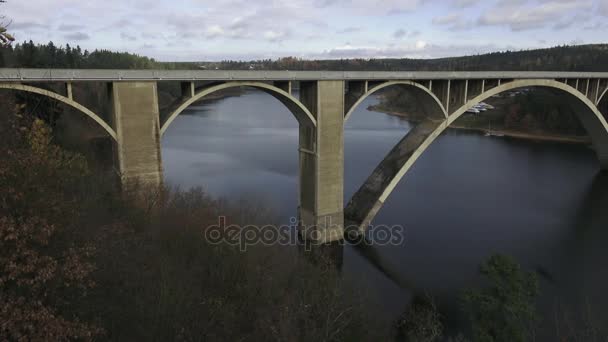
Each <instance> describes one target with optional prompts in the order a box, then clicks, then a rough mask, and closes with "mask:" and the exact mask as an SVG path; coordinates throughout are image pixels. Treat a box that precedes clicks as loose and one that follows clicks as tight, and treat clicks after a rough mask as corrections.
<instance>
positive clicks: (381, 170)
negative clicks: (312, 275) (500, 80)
mask: <svg viewBox="0 0 608 342" xmlns="http://www.w3.org/2000/svg"><path fill="white" fill-rule="evenodd" d="M526 87H543V88H548V89H552V90H554V91H556V92H558V93H560V94H562V95H565V96H566V98H567V102H568V104H569V105H571V106H572V109H573V110H574V112H575V113H576V115H577V116H578V118H579V120H580V121H581V123H582V124H583V126H584V127H585V129H586V130H587V132H588V133H589V135H590V137H591V140H592V143H593V145H594V147H595V150H596V153H597V155H598V158H599V160H600V164H601V167H602V168H604V169H606V168H608V123H607V122H606V119H605V118H604V116H603V115H602V113H601V112H600V111H599V110H598V108H597V107H596V106H595V104H594V103H593V102H592V101H591V100H589V99H588V98H587V97H586V96H585V95H584V94H582V93H581V92H579V91H578V90H576V89H575V88H573V87H571V86H569V85H567V84H564V83H561V82H557V81H554V80H548V79H529V80H516V81H511V82H508V83H504V84H502V85H499V86H497V87H494V88H492V89H490V90H488V91H485V92H484V93H482V94H480V95H478V96H476V97H475V98H473V99H471V100H470V101H468V102H467V103H466V104H464V105H463V106H462V107H460V108H458V109H456V110H455V111H454V112H453V113H451V114H449V116H448V118H447V119H446V120H445V121H443V122H432V121H430V120H429V121H425V122H422V123H420V124H418V125H417V126H416V127H414V128H413V129H412V130H410V132H408V134H407V135H406V136H405V137H404V138H403V139H402V140H401V141H400V142H399V143H398V144H397V145H396V146H395V147H393V149H392V150H391V151H390V152H389V153H388V155H387V156H386V157H385V158H384V160H383V161H382V162H381V163H380V164H379V165H378V166H377V167H376V169H375V170H374V171H373V172H372V174H371V175H370V176H369V177H368V179H367V180H366V181H365V183H364V184H363V185H362V186H361V187H360V189H359V190H358V191H357V192H356V193H355V194H354V195H353V197H352V198H351V200H350V201H349V203H348V204H347V206H346V208H345V209H344V216H345V226H346V228H347V229H357V230H358V231H359V232H364V231H365V230H366V229H367V227H368V226H369V224H370V223H371V222H372V220H373V219H374V217H375V216H376V214H377V213H378V211H379V210H380V209H381V208H382V206H383V205H384V202H385V201H386V200H387V198H388V197H389V196H390V194H391V193H392V192H393V190H394V189H395V187H396V186H397V184H398V183H399V181H400V180H401V179H402V178H403V177H404V176H405V174H406V173H407V171H408V170H409V169H410V168H411V167H412V165H414V163H415V162H416V160H417V159H418V158H419V157H420V156H421V155H422V154H423V153H424V152H425V151H426V149H427V148H428V147H429V146H430V145H431V144H432V143H433V142H434V141H435V140H436V139H437V137H438V136H439V135H440V134H441V133H442V132H443V131H445V130H446V129H447V128H448V127H449V126H450V124H452V123H453V122H454V121H456V120H457V119H458V118H459V117H461V116H462V115H463V114H464V113H465V112H466V111H467V109H469V108H471V107H472V106H474V105H475V104H477V103H479V102H483V101H484V100H486V99H488V98H489V97H491V96H494V95H496V94H499V93H502V92H505V91H509V90H512V89H517V88H526Z"/></svg>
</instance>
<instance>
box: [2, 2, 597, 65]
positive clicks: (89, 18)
mask: <svg viewBox="0 0 608 342" xmlns="http://www.w3.org/2000/svg"><path fill="white" fill-rule="evenodd" d="M0 6H1V7H0V9H1V11H2V13H4V15H5V16H6V18H5V21H11V24H10V27H9V29H10V31H11V32H12V33H13V34H14V35H15V37H16V38H17V40H19V41H23V40H30V39H32V40H33V41H35V42H40V43H46V42H48V41H51V40H52V41H53V42H55V43H56V44H57V45H64V44H66V43H69V44H71V45H80V46H81V47H83V48H86V49H95V48H106V49H112V50H120V51H129V52H134V53H139V54H143V55H147V56H150V57H154V58H157V59H159V60H176V61H177V60H179V61H188V60H219V59H225V58H228V59H258V58H277V57H282V56H298V57H304V58H341V57H364V58H368V57H421V58H427V57H444V56H453V55H463V54H472V53H481V52H488V51H494V50H505V49H525V48H536V47H547V46H554V45H558V44H573V43H576V44H582V43H585V44H586V43H604V42H608V41H607V36H608V0H309V1H307V0H288V1H276V0H213V1H209V0H156V1H152V0H7V3H5V4H2V5H0Z"/></svg>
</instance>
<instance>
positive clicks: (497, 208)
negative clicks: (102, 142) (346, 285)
mask: <svg viewBox="0 0 608 342" xmlns="http://www.w3.org/2000/svg"><path fill="white" fill-rule="evenodd" d="M376 101H377V99H375V98H370V99H368V100H367V101H366V102H365V103H363V104H362V105H361V106H360V107H359V108H358V110H357V111H356V112H355V113H354V114H353V116H352V117H351V118H350V119H349V121H348V122H347V124H346V132H345V138H344V140H345V153H346V156H345V158H346V159H345V198H344V200H345V203H346V202H347V201H348V200H349V199H350V197H351V195H352V194H353V193H354V192H355V191H356V190H357V189H358V187H359V186H360V185H361V184H362V183H363V182H364V181H365V179H366V178H367V176H368V175H369V174H370V173H371V172H372V170H373V169H374V168H375V167H376V165H377V164H378V163H379V162H380V161H381V160H382V158H383V157H384V156H385V155H386V153H387V152H388V151H389V150H390V149H391V148H392V146H393V145H394V144H395V143H397V142H398V141H399V140H400V139H401V138H402V137H403V136H404V134H405V133H407V131H408V130H409V129H410V125H409V124H408V123H407V122H405V121H402V120H400V119H398V118H396V117H393V116H389V115H385V114H383V113H378V112H373V111H368V110H367V109H366V108H367V107H368V106H369V105H370V104H373V103H375V102H376ZM162 147H163V151H162V153H163V164H164V171H165V178H166V180H167V182H168V183H169V184H173V185H179V186H181V187H182V188H189V187H192V186H202V187H204V188H205V189H206V190H207V191H209V192H210V193H212V194H214V195H217V196H223V197H226V198H229V199H230V198H232V199H236V198H243V197H245V198H255V199H256V200H260V199H262V200H263V201H265V203H268V205H269V206H271V207H272V208H274V209H275V210H276V211H277V212H278V213H279V215H280V216H281V218H282V219H283V220H284V221H285V222H289V218H291V217H294V216H295V215H296V207H297V178H296V177H297V173H298V152H297V148H298V131H297V121H296V120H295V118H294V117H293V116H292V115H291V114H290V113H289V112H288V111H287V109H286V108H285V107H284V106H283V105H282V104H281V103H280V102H278V101H277V100H275V99H274V98H272V97H271V96H269V95H267V94H264V93H260V92H256V91H250V92H246V93H245V94H243V95H242V96H238V97H230V98H226V99H223V100H220V101H215V102H208V103H203V104H198V105H195V106H192V107H190V108H189V109H188V110H187V111H186V112H185V113H184V114H183V115H181V116H180V117H178V118H177V119H176V120H175V121H174V123H173V124H172V126H171V127H170V128H169V129H168V131H167V133H166V134H165V136H164V137H163V142H162ZM374 223H375V224H388V225H394V224H399V225H402V226H404V227H405V228H406V239H405V242H404V244H403V245H400V246H383V247H379V248H376V250H375V251H376V252H377V253H378V255H379V257H380V259H381V262H382V264H383V267H384V268H386V269H388V270H390V271H391V273H394V274H397V275H398V281H397V282H396V281H392V280H389V279H388V278H387V277H386V276H385V275H383V273H382V272H380V271H378V270H377V269H376V268H375V267H374V266H372V265H371V264H370V263H369V262H367V261H366V259H364V258H363V257H361V256H360V255H359V254H358V253H356V252H355V251H354V250H352V249H346V250H345V258H344V259H345V260H344V275H345V277H346V278H347V279H348V280H349V281H350V282H351V283H352V284H353V286H356V287H357V288H358V289H360V290H361V291H364V292H365V293H366V295H367V296H368V297H369V300H370V302H371V303H372V305H373V306H374V308H375V312H378V313H379V315H380V316H381V317H384V318H386V319H387V320H388V319H392V318H394V317H395V316H396V315H398V314H399V313H400V312H401V311H403V310H404V309H405V308H406V307H407V304H408V300H409V299H410V297H411V294H412V290H414V291H419V290H421V289H424V290H427V291H429V292H430V293H432V294H433V295H434V296H435V297H436V298H437V300H438V302H439V304H440V305H441V306H442V308H443V311H446V312H450V311H454V312H456V311H455V310H457V304H456V298H457V294H458V292H459V291H461V290H462V289H464V288H466V287H468V286H472V285H475V284H478V283H479V278H478V276H477V268H478V265H479V263H480V262H481V261H482V260H484V259H485V258H487V257H488V256H489V255H491V254H492V253H496V252H499V253H504V254H509V255H512V256H514V257H515V258H516V259H517V260H518V261H519V262H520V263H521V264H522V265H523V266H524V267H526V268H528V269H530V270H539V271H541V273H542V274H543V277H542V279H541V290H542V297H541V299H540V305H541V307H542V308H543V312H545V314H546V315H552V313H553V312H555V311H556V310H558V309H556V308H558V304H559V305H560V307H567V308H568V310H569V311H573V312H578V311H579V310H581V309H582V308H584V309H585V310H587V309H590V310H591V311H592V312H594V315H596V316H597V317H598V318H599V317H607V316H606V314H607V312H606V310H607V309H605V308H607V307H608V296H607V295H606V294H605V290H604V289H605V288H606V287H607V286H608V176H607V175H602V174H600V173H599V165H598V162H597V160H596V159H595V156H594V153H593V151H592V150H591V149H589V148H588V147H585V146H578V145H576V146H575V145H564V144H553V143H537V142H530V141H520V140H512V139H508V138H498V137H484V136H482V135H479V134H476V133H470V132H463V131H457V130H450V131H448V132H446V133H444V134H443V135H442V136H440V137H439V138H438V139H437V140H436V142H435V143H434V144H433V145H432V146H431V147H430V148H429V149H428V150H427V151H426V152H425V153H424V154H423V155H422V157H421V158H420V159H419V160H418V161H417V162H416V164H415V165H414V167H413V168H412V169H411V170H410V171H409V172H408V174H407V175H406V176H405V178H404V179H403V180H402V181H401V183H400V184H399V185H398V187H397V188H396V189H395V191H394V192H393V194H392V195H391V196H390V197H389V199H388V201H387V203H386V204H385V205H384V207H383V208H382V210H381V211H380V213H379V214H378V216H376V219H375V221H374ZM587 303H589V305H587ZM559 310H562V309H559ZM544 324H545V325H549V326H550V325H551V324H552V322H548V321H545V322H544Z"/></svg>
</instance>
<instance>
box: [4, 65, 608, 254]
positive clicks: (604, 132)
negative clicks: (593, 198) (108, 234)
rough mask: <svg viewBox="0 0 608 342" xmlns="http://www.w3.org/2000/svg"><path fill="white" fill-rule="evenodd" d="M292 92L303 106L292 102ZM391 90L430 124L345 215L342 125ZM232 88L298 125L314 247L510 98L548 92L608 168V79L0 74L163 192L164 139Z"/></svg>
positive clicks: (363, 220)
mask: <svg viewBox="0 0 608 342" xmlns="http://www.w3.org/2000/svg"><path fill="white" fill-rule="evenodd" d="M169 82H173V83H176V87H179V90H180V93H181V97H180V98H179V99H178V100H177V101H175V102H174V103H172V104H169V105H161V104H160V103H159V92H158V88H159V86H161V85H163V84H164V83H169ZM295 82H298V83H299V86H300V91H299V97H296V96H294V93H293V92H292V86H293V85H294V83H295ZM88 83H101V84H104V85H107V86H106V87H105V88H106V89H107V92H106V93H107V94H106V97H107V99H104V101H106V100H107V101H106V102H107V106H106V107H107V109H106V111H108V113H99V112H97V113H96V112H95V111H93V110H92V109H90V108H87V107H86V106H85V105H83V104H82V103H80V102H79V101H78V100H77V99H76V98H75V96H74V87H83V85H87V84H88ZM51 85H52V86H51ZM58 85H59V86H58ZM391 86H396V87H400V88H401V89H403V91H409V92H412V93H413V94H414V95H415V98H416V101H419V104H420V108H422V109H421V110H422V111H423V112H424V114H425V117H426V118H427V119H426V120H425V121H423V122H421V123H420V124H418V125H417V126H416V127H415V128H413V129H412V130H411V131H410V132H409V133H407V134H406V135H405V136H404V138H403V139H402V140H401V141H400V142H399V143H398V144H397V145H396V146H395V147H394V148H393V149H392V150H391V151H390V152H389V153H388V154H387V155H386V157H385V158H384V160H383V161H382V162H381V163H380V164H379V165H378V166H377V167H376V169H375V170H374V171H373V173H372V174H371V175H370V176H369V178H368V179H367V181H366V182H365V183H364V184H363V185H362V186H361V188H360V189H359V190H358V191H357V192H356V193H355V194H354V195H353V197H352V199H351V200H350V201H349V202H348V203H347V204H346V206H344V203H343V183H344V181H343V174H344V139H343V136H344V122H345V121H346V120H348V118H349V117H350V116H351V114H352V113H353V111H354V109H355V108H356V107H357V105H359V104H360V103H361V102H362V101H363V100H364V99H365V98H366V97H368V96H370V95H372V94H373V93H374V92H376V91H378V90H380V89H383V88H386V87H391ZM232 87H252V88H256V89H259V90H261V91H264V92H266V93H268V94H270V95H272V96H274V97H275V98H277V99H278V100H280V101H281V102H282V103H283V104H284V105H285V106H286V107H287V108H288V109H289V110H290V111H291V113H293V115H294V116H295V118H296V119H297V120H298V122H299V126H300V129H299V132H300V138H299V157H300V158H299V163H300V168H299V169H300V172H299V189H300V191H299V217H300V223H301V226H302V227H303V228H302V233H303V236H305V237H306V238H309V239H313V240H318V241H325V242H329V241H334V240H338V239H341V238H342V237H343V236H344V229H345V226H346V227H347V228H349V229H356V230H358V231H360V232H362V231H364V230H365V229H366V227H367V226H368V225H369V224H370V223H371V222H372V220H373V218H374V216H375V215H376V213H377V212H378V211H379V210H380V208H381V207H382V205H383V204H384V202H385V201H386V200H387V198H388V197H389V195H390V194H391V192H392V191H393V190H394V189H395V186H396V185H397V183H398V182H399V181H400V180H401V178H403V176H404V175H405V174H406V173H407V171H408V170H409V169H410V168H411V166H412V165H413V164H414V162H415V161H416V159H417V158H418V157H419V156H420V155H421V154H422V153H424V151H425V150H426V149H427V148H428V147H429V145H430V144H431V143H432V142H433V141H434V140H435V139H436V138H437V137H438V136H439V135H440V134H441V133H442V132H443V131H444V130H445V129H446V128H447V127H448V126H449V125H450V124H451V123H453V122H454V121H455V120H456V119H458V118H459V117H460V116H461V115H463V114H464V113H465V112H466V111H467V109H469V108H471V107H473V106H474V105H475V104H477V103H479V102H482V101H484V100H485V99H487V98H489V97H491V96H493V95H496V94H500V93H502V92H505V91H509V90H512V89H517V88H529V87H542V88H546V89H549V90H551V91H553V92H555V93H556V94H558V95H559V96H560V97H561V98H563V99H565V100H566V102H567V103H568V104H569V106H571V107H572V109H573V110H574V112H575V113H576V114H577V115H578V117H579V119H580V120H581V122H582V124H583V126H584V127H585V129H586V130H587V131H588V133H589V136H590V137H591V140H592V142H593V146H594V149H595V151H596V153H597V156H598V159H599V161H600V165H601V167H602V168H604V169H608V124H607V122H606V119H607V115H608V95H606V93H607V92H608V73H580V72H576V73H572V72H335V71H327V72H326V71H217V70H215V71H164V70H49V69H0V89H12V90H15V91H23V92H29V93H35V94H39V95H42V96H47V97H50V98H53V99H55V100H57V101H59V102H62V103H64V104H66V105H68V106H71V107H73V108H75V109H76V110H78V111H80V112H81V113H83V114H84V115H87V116H88V117H90V118H91V119H92V120H94V121H95V122H96V123H97V124H99V126H101V127H102V128H103V129H104V130H105V131H106V132H107V134H108V136H110V137H111V138H112V139H113V141H114V147H115V148H114V151H115V157H116V161H117V162H116V166H117V170H118V172H119V173H120V175H121V179H122V181H123V183H124V184H129V183H131V182H135V181H138V182H143V183H149V184H152V185H154V186H156V185H160V184H162V181H163V175H162V170H163V167H162V157H161V148H160V140H161V136H162V135H163V134H164V133H165V132H166V131H167V128H168V127H169V125H171V123H172V122H173V120H174V119H175V118H176V117H177V116H178V115H179V114H180V113H182V112H183V111H184V110H185V109H186V108H187V107H188V106H190V105H191V104H193V103H195V102H197V101H199V100H202V99H204V98H205V97H206V96H209V95H211V94H213V93H215V92H218V91H220V90H223V89H227V88H232ZM104 117H105V118H107V119H105V120H104V119H103V118H104Z"/></svg>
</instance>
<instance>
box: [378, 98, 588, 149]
mask: <svg viewBox="0 0 608 342" xmlns="http://www.w3.org/2000/svg"><path fill="white" fill-rule="evenodd" d="M367 109H368V110H373V111H375V112H380V113H384V114H387V115H392V116H397V117H400V118H403V119H408V115H407V114H406V113H403V112H396V111H390V110H384V109H381V108H378V107H375V106H369V107H368V108H367ZM410 121H412V122H416V120H410ZM448 129H456V130H466V131H473V132H479V133H484V134H486V133H490V134H492V135H493V136H496V135H499V136H503V137H509V138H514V139H524V140H531V141H543V142H560V143H568V144H585V145H588V144H590V143H591V139H590V138H589V137H584V136H566V135H555V134H549V133H534V132H522V131H515V130H509V129H497V130H491V131H490V130H488V129H485V128H480V127H471V126H463V125H459V124H457V123H453V124H451V125H450V126H449V127H448Z"/></svg>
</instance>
